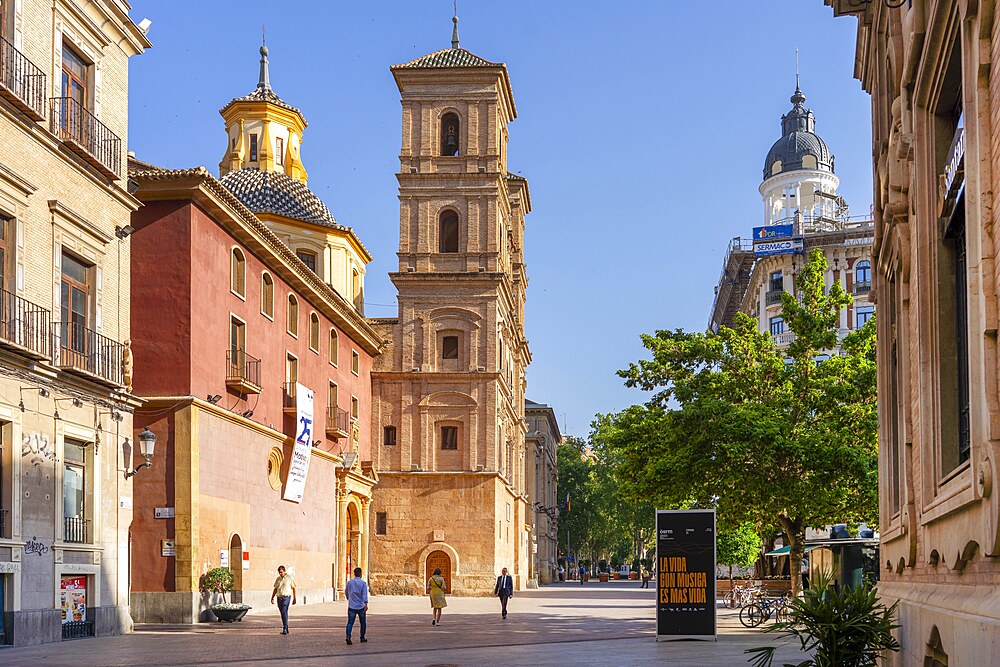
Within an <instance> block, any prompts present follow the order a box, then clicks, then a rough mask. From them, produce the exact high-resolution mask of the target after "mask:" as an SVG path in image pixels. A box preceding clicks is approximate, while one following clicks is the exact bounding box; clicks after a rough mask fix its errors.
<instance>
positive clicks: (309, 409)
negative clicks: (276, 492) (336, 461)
mask: <svg viewBox="0 0 1000 667" xmlns="http://www.w3.org/2000/svg"><path fill="white" fill-rule="evenodd" d="M295 434H296V435H295V448H294V449H293V450H292V461H291V463H290V464H289V466H288V479H287V480H286V481H285V495H284V499H285V500H291V501H292V502H293V503H298V502H302V494H303V492H304V491H305V490H306V476H307V475H308V474H309V458H310V457H311V456H312V441H313V391H312V389H309V388H308V387H304V386H302V385H301V384H298V383H296V384H295Z"/></svg>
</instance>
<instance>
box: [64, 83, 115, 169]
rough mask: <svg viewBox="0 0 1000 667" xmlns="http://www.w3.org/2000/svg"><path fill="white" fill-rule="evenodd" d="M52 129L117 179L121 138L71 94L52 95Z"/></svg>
mask: <svg viewBox="0 0 1000 667" xmlns="http://www.w3.org/2000/svg"><path fill="white" fill-rule="evenodd" d="M51 103H52V119H51V122H52V133H53V134H54V135H56V136H57V137H59V139H61V140H62V141H63V142H65V143H66V146H67V147H69V148H70V150H72V151H73V152H74V153H76V154H77V155H79V156H80V157H81V158H83V160H84V161H85V162H88V163H89V164H90V165H91V166H93V167H94V168H95V169H97V170H98V171H99V172H101V173H102V174H103V175H104V176H106V177H107V178H110V179H111V180H118V178H119V174H118V171H119V169H120V168H121V153H122V140H121V139H119V138H118V135H117V134H115V133H114V132H112V131H111V130H110V129H109V128H108V126H107V125H105V124H104V123H102V122H101V121H99V120H97V116H95V115H94V114H92V113H90V111H88V110H87V108H86V107H84V106H83V105H82V104H80V102H78V101H77V100H76V99H74V98H72V97H53V98H52V100H51Z"/></svg>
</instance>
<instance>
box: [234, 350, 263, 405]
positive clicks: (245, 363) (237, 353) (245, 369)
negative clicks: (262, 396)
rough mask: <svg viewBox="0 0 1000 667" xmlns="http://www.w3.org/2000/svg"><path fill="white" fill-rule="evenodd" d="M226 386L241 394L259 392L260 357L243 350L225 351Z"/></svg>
mask: <svg viewBox="0 0 1000 667" xmlns="http://www.w3.org/2000/svg"><path fill="white" fill-rule="evenodd" d="M226 386H227V387H229V388H231V389H236V390H237V391H239V392H241V393H243V394H259V393H260V389H261V387H260V359H258V358H257V357H252V356H250V355H249V354H247V353H246V352H244V351H243V350H228V351H227V352H226Z"/></svg>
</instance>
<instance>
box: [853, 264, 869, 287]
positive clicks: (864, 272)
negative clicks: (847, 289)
mask: <svg viewBox="0 0 1000 667" xmlns="http://www.w3.org/2000/svg"><path fill="white" fill-rule="evenodd" d="M854 284H855V286H856V287H858V288H862V289H864V288H870V287H871V284H872V263H871V262H869V261H868V260H867V259H863V260H861V261H860V262H858V263H857V264H855V266H854Z"/></svg>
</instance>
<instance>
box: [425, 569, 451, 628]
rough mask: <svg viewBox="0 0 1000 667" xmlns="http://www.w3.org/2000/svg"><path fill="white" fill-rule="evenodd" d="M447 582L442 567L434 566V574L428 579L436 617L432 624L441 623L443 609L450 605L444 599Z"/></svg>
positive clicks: (428, 589)
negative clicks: (442, 573)
mask: <svg viewBox="0 0 1000 667" xmlns="http://www.w3.org/2000/svg"><path fill="white" fill-rule="evenodd" d="M446 586H447V584H446V583H445V581H444V577H442V576H441V568H439V567H436V568H434V576H433V577H431V578H430V579H428V580H427V592H428V593H430V594H431V611H432V612H433V613H434V619H433V620H432V621H431V625H441V610H442V609H444V608H445V607H447V606H448V602H447V601H446V600H445V599H444V589H445V587H446Z"/></svg>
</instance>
